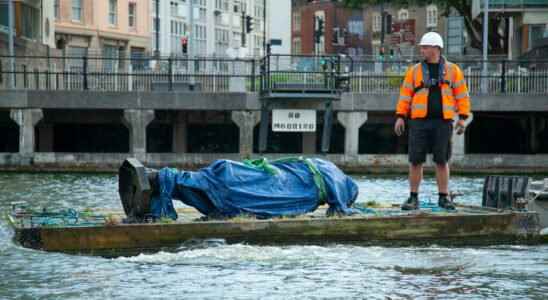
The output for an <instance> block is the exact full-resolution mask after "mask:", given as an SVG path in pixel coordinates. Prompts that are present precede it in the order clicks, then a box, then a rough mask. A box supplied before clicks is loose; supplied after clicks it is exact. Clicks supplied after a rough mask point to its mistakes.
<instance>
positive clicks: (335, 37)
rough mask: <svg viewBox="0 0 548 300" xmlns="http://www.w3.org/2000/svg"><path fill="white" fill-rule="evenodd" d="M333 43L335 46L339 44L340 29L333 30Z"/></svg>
mask: <svg viewBox="0 0 548 300" xmlns="http://www.w3.org/2000/svg"><path fill="white" fill-rule="evenodd" d="M331 43H332V44H333V45H337V44H339V28H333V35H332V38H331Z"/></svg>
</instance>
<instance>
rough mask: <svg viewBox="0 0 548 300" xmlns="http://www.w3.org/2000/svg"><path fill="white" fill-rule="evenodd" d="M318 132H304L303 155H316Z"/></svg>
mask: <svg viewBox="0 0 548 300" xmlns="http://www.w3.org/2000/svg"><path fill="white" fill-rule="evenodd" d="M316 139H317V134H316V132H303V154H315V153H316Z"/></svg>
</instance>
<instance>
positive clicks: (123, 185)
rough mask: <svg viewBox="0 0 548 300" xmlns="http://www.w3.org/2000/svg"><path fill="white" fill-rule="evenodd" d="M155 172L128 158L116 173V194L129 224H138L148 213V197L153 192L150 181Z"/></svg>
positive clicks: (155, 174)
mask: <svg viewBox="0 0 548 300" xmlns="http://www.w3.org/2000/svg"><path fill="white" fill-rule="evenodd" d="M157 174H158V173H157V171H156V170H154V169H146V168H145V167H144V166H143V165H142V164H141V162H140V161H138V160H137V159H135V158H128V159H126V160H125V161H124V162H123V163H122V166H120V169H119V172H118V192H119V194H120V200H121V201H122V205H123V207H124V212H125V213H126V215H127V217H128V221H129V222H140V221H143V220H144V219H145V217H146V216H147V215H148V214H149V213H150V197H151V195H152V192H153V187H152V186H151V180H150V179H152V180H154V181H153V182H154V184H156V181H155V178H156V177H157Z"/></svg>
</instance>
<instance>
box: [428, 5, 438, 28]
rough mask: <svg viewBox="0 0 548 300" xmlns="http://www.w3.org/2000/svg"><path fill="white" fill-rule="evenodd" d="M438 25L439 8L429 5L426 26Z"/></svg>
mask: <svg viewBox="0 0 548 300" xmlns="http://www.w3.org/2000/svg"><path fill="white" fill-rule="evenodd" d="M437 26H438V8H437V7H436V6H435V5H428V6H427V7H426V27H428V28H431V27H437Z"/></svg>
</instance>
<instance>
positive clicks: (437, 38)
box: [419, 31, 443, 48]
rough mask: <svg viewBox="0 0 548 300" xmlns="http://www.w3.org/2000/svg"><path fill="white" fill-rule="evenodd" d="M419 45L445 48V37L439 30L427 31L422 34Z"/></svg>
mask: <svg viewBox="0 0 548 300" xmlns="http://www.w3.org/2000/svg"><path fill="white" fill-rule="evenodd" d="M419 46H438V47H440V48H443V39H442V38H441V35H439V33H437V32H433V31H431V32H427V33H425V34H424V35H423V36H422V39H421V42H420V43H419Z"/></svg>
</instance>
